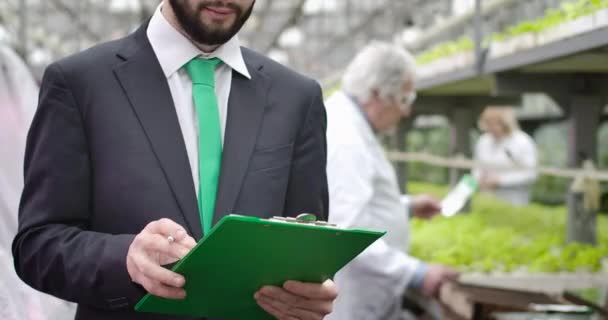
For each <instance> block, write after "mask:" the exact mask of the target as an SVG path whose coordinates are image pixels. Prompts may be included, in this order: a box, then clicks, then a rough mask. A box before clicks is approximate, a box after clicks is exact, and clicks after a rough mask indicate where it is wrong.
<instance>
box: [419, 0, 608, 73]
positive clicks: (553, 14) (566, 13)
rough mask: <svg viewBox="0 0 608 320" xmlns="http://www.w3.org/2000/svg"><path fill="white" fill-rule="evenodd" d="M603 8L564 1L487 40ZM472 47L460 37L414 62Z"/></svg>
mask: <svg viewBox="0 0 608 320" xmlns="http://www.w3.org/2000/svg"><path fill="white" fill-rule="evenodd" d="M605 8H608V0H575V1H565V2H563V3H562V4H561V5H560V7H559V8H553V9H548V10H547V11H546V12H545V14H544V15H543V16H542V17H539V18H537V19H534V20H530V21H523V22H521V23H519V24H516V25H513V26H510V27H508V28H507V29H505V30H504V31H502V32H497V33H494V34H492V35H491V36H490V39H489V40H491V41H497V42H498V41H504V40H507V39H509V38H513V37H516V36H520V35H524V34H529V33H538V32H541V31H544V30H547V29H551V28H553V27H555V26H557V25H559V24H562V23H564V22H568V21H572V20H575V19H577V18H580V17H583V16H587V15H590V14H593V13H594V12H596V11H598V10H601V9H605ZM491 41H488V39H486V40H485V41H484V43H486V44H487V43H489V42H491ZM473 47H474V43H473V41H472V40H471V38H469V37H461V38H460V39H458V40H455V41H448V42H443V43H440V44H438V45H436V46H434V47H433V48H431V49H430V50H427V51H424V52H423V53H421V54H420V55H418V56H417V57H416V61H417V62H418V65H424V64H428V63H431V62H433V61H435V60H438V59H441V58H445V57H449V56H452V55H454V54H456V53H460V52H463V51H467V50H471V49H472V48H473Z"/></svg>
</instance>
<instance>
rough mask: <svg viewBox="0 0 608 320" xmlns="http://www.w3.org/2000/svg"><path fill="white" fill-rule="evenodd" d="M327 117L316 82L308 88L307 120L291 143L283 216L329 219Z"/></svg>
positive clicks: (319, 88)
mask: <svg viewBox="0 0 608 320" xmlns="http://www.w3.org/2000/svg"><path fill="white" fill-rule="evenodd" d="M326 131H327V119H326V114H325V106H324V104H323V94H322V92H321V87H320V86H319V84H318V83H316V82H315V83H314V88H313V89H312V90H311V100H310V102H309V103H308V110H307V115H306V119H305V121H304V122H303V125H302V128H301V129H300V132H299V133H298V137H297V138H296V141H295V145H294V153H293V161H292V167H291V174H290V178H289V184H288V188H287V195H286V200H285V215H287V216H295V215H298V214H300V213H313V214H315V215H316V216H317V219H319V220H325V221H326V220H327V219H328V207H329V200H328V191H327V175H326V168H325V166H326V163H327V145H326V137H325V134H326Z"/></svg>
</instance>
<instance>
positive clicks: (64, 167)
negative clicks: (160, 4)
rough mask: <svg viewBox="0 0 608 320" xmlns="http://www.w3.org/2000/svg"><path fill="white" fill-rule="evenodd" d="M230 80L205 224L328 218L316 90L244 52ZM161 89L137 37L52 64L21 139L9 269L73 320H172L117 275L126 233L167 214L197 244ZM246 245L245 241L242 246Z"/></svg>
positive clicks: (186, 178) (174, 123) (183, 167)
mask: <svg viewBox="0 0 608 320" xmlns="http://www.w3.org/2000/svg"><path fill="white" fill-rule="evenodd" d="M243 55H244V60H245V63H246V65H247V67H248V69H249V71H250V73H251V76H252V79H251V80H249V79H246V78H244V77H243V76H241V75H240V74H239V73H236V72H234V73H233V80H232V89H231V93H230V98H229V108H228V120H227V128H226V133H225V144H224V151H223V159H222V169H221V174H220V182H219V187H218V195H217V202H216V203H217V204H216V209H215V222H217V221H218V220H219V219H221V218H222V217H223V216H225V215H227V214H230V213H239V214H245V215H256V216H259V217H264V218H266V217H270V216H274V215H283V216H293V215H297V214H299V213H303V212H310V213H315V214H317V215H318V216H319V217H320V218H323V219H326V218H327V209H328V196H327V179H326V174H325V164H326V146H325V129H326V119H325V109H324V106H323V102H322V95H321V90H320V87H319V85H318V84H317V83H316V82H315V81H313V80H310V79H308V78H305V77H303V76H300V75H298V74H296V73H295V72H293V71H290V70H289V69H287V68H285V67H283V66H281V65H279V64H277V63H275V62H273V61H271V60H270V59H268V58H265V57H263V56H261V55H259V54H257V53H255V52H253V51H250V50H247V49H243ZM194 190H195V189H194V183H193V181H192V174H191V171H190V166H189V162H188V157H187V153H186V148H185V145H184V141H183V138H182V134H181V131H180V127H179V122H178V120H177V115H176V112H175V108H174V105H173V101H172V98H171V93H170V91H169V87H168V84H167V81H166V78H165V77H164V75H163V72H162V70H161V67H160V65H159V63H158V60H157V59H156V56H155V54H154V52H153V51H152V47H151V46H150V43H149V41H148V38H147V36H146V26H145V25H144V26H142V27H141V28H140V29H139V30H138V31H136V32H135V33H134V34H132V35H130V36H128V37H126V38H123V39H120V40H117V41H114V42H110V43H106V44H102V45H100V46H97V47H94V48H92V49H89V50H87V51H85V52H82V53H79V54H76V55H74V56H72V57H69V58H67V59H64V60H61V61H59V62H56V63H53V64H52V65H50V66H49V67H48V68H47V70H46V72H45V75H44V78H43V81H42V86H41V90H40V102H39V106H38V111H37V113H36V116H35V118H34V121H33V124H32V127H31V129H30V132H29V137H28V142H27V151H26V159H25V189H24V191H23V195H22V199H21V206H20V211H19V232H18V234H17V236H16V237H15V240H14V242H13V255H14V257H15V268H16V270H17V273H18V274H19V276H20V277H21V278H22V279H23V280H24V281H25V282H27V283H28V284H30V285H31V286H32V287H34V288H36V289H38V290H41V291H44V292H47V293H50V294H52V295H55V296H57V297H60V298H63V299H66V300H70V301H74V302H77V303H78V304H79V307H78V311H77V316H76V319H87V320H95V319H100V320H101V319H112V320H121V319H130V320H131V319H182V318H178V317H167V316H157V315H156V316H155V315H148V314H139V313H134V311H133V306H134V304H135V303H136V302H137V301H138V300H139V299H140V298H141V297H142V296H143V294H144V292H143V290H142V288H141V287H139V286H138V285H136V284H134V283H132V282H131V280H130V278H129V275H128V273H127V270H126V254H127V250H128V247H129V245H130V243H131V241H132V240H133V238H134V235H135V234H137V233H139V232H140V231H141V230H142V229H143V228H144V227H145V226H146V224H148V223H149V222H151V221H153V220H157V219H160V218H163V217H166V218H170V219H172V220H174V221H176V222H177V223H179V224H181V225H183V226H184V227H185V228H186V229H187V230H188V231H189V232H190V234H191V235H193V236H194V237H195V238H196V239H200V238H201V237H202V236H203V234H202V230H201V223H200V220H199V214H198V208H197V201H196V196H195V191H194ZM243 240H244V241H246V240H247V239H243Z"/></svg>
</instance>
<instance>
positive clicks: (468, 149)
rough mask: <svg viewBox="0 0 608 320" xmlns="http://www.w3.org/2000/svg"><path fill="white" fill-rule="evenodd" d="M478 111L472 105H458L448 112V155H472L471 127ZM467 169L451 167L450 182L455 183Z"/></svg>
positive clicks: (475, 121)
mask: <svg viewBox="0 0 608 320" xmlns="http://www.w3.org/2000/svg"><path fill="white" fill-rule="evenodd" d="M478 116H479V112H478V110H477V108H473V107H458V108H454V109H453V110H452V111H451V112H450V116H449V118H450V126H451V131H452V135H451V139H450V155H452V156H456V155H462V156H464V157H467V158H471V157H472V156H473V151H472V150H473V146H472V141H471V129H473V128H475V127H476V124H477V118H478ZM466 173H468V171H464V170H458V169H451V170H450V184H451V185H455V184H456V183H457V182H458V180H460V177H462V176H463V175H464V174H466Z"/></svg>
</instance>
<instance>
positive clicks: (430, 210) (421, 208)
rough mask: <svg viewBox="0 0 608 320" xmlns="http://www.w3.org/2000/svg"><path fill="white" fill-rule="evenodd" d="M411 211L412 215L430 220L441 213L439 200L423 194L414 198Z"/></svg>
mask: <svg viewBox="0 0 608 320" xmlns="http://www.w3.org/2000/svg"><path fill="white" fill-rule="evenodd" d="M411 201H412V202H411V203H410V210H411V212H412V215H414V216H415V217H417V218H420V219H430V218H432V217H433V216H435V215H436V214H438V213H439V211H441V203H440V202H439V200H437V199H435V198H433V197H431V196H429V195H426V194H423V195H418V196H414V197H412V200H411Z"/></svg>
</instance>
